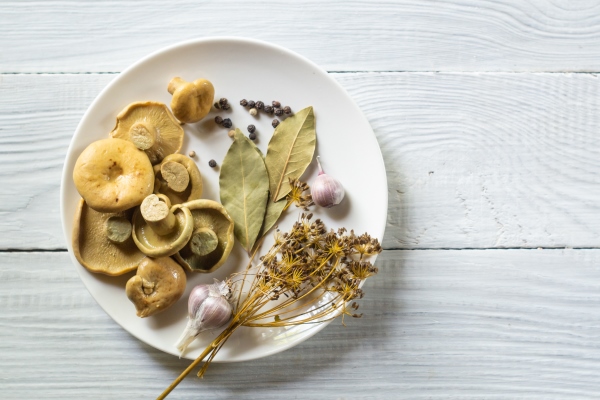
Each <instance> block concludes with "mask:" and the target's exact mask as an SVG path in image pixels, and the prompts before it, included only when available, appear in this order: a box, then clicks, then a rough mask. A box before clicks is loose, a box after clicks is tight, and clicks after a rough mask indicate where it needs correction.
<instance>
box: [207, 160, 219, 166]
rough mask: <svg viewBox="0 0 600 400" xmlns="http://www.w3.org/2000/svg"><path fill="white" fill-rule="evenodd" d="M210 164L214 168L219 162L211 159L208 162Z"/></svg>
mask: <svg viewBox="0 0 600 400" xmlns="http://www.w3.org/2000/svg"><path fill="white" fill-rule="evenodd" d="M208 166H209V167H211V168H214V167H216V166H217V162H216V161H215V160H210V161H209V162H208Z"/></svg>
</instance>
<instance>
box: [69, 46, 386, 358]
mask: <svg viewBox="0 0 600 400" xmlns="http://www.w3.org/2000/svg"><path fill="white" fill-rule="evenodd" d="M174 76H181V77H182V78H184V79H186V80H194V79H197V78H200V77H202V78H207V79H209V80H210V81H211V82H212V83H213V84H214V86H215V90H216V93H215V97H216V98H221V97H226V98H228V99H229V102H230V104H232V109H231V110H230V111H221V112H216V110H215V111H213V112H211V113H210V114H209V115H208V116H207V117H206V118H205V119H204V120H203V121H201V122H199V123H197V124H192V125H185V131H186V136H185V141H184V145H183V148H182V151H181V152H182V153H183V154H187V153H188V152H189V151H190V150H194V151H195V152H196V154H197V156H196V157H195V160H196V163H197V165H198V167H199V168H200V172H201V173H202V177H203V180H204V194H203V197H205V198H209V199H213V200H219V185H218V179H219V169H218V168H216V169H212V168H210V167H209V166H208V161H209V160H211V159H215V160H216V161H217V162H218V163H220V162H221V161H222V160H223V158H224V156H225V153H226V152H227V149H228V148H229V145H230V144H231V139H230V138H229V137H228V136H227V131H228V130H227V129H224V128H222V127H219V126H217V125H216V124H215V123H214V117H215V116H216V115H221V116H223V117H224V118H225V117H229V118H231V120H232V121H233V123H234V126H235V127H239V128H240V129H241V130H242V131H243V132H247V131H246V127H247V126H248V125H249V124H254V125H255V126H256V128H257V135H258V140H257V141H256V143H257V145H258V146H259V147H260V148H261V150H263V151H264V152H266V150H267V144H268V142H269V139H270V137H271V134H272V132H273V128H272V127H271V120H272V119H273V116H267V115H266V114H264V113H259V115H258V117H252V116H251V115H250V114H249V113H248V110H247V109H245V108H243V107H241V106H240V105H239V101H240V100H241V99H242V98H245V99H248V100H250V99H253V100H255V101H256V100H263V101H264V102H265V103H267V102H268V103H270V102H271V101H272V100H279V101H281V103H282V104H283V105H289V106H290V107H291V108H292V110H300V109H302V108H304V107H307V106H311V105H312V106H313V107H314V111H315V118H316V129H317V154H319V155H320V156H321V161H322V165H323V168H324V169H325V171H326V172H327V173H328V174H330V175H331V176H335V177H336V178H338V179H339V180H340V181H341V182H342V183H343V185H344V188H345V190H346V197H345V199H344V201H343V203H342V204H341V205H340V206H338V207H334V208H332V209H329V210H325V209H319V208H317V207H314V213H315V215H316V217H319V218H322V219H323V220H324V221H325V223H326V225H327V226H328V227H330V228H338V227H341V226H345V227H347V228H348V229H354V230H355V232H357V233H363V232H368V233H369V234H371V235H372V236H374V237H377V238H379V240H381V239H382V238H383V232H384V228H385V222H386V216H387V181H386V174H385V167H384V164H383V159H382V157H381V152H380V149H379V146H378V144H377V140H376V138H375V135H374V133H373V130H372V129H371V127H370V126H369V123H368V121H367V119H366V118H365V117H364V116H363V114H362V113H361V111H360V110H359V108H358V107H357V106H356V104H355V103H354V102H353V101H352V99H351V98H350V97H349V96H348V94H347V93H346V91H345V90H344V89H343V88H342V87H341V86H340V85H339V84H338V83H337V82H336V80H335V79H334V78H333V77H332V76H330V75H328V74H327V73H326V72H325V71H323V70H322V69H321V68H319V67H318V66H317V65H315V64H313V63H312V62H310V61H309V60H307V59H305V58H303V57H301V56H299V55H298V54H295V53H293V52H291V51H289V50H286V49H284V48H281V47H278V46H275V45H272V44H268V43H265V42H260V41H256V40H249V39H241V38H210V39H201V40H193V41H188V42H184V43H180V44H176V45H174V46H170V47H167V48H165V49H163V50H160V51H158V52H156V53H154V54H151V55H150V56H148V57H146V58H144V59H142V60H140V61H138V62H137V63H135V64H134V65H132V66H131V67H129V68H128V69H127V70H125V71H123V72H122V73H121V74H119V75H118V76H117V77H116V78H115V79H114V80H113V81H112V82H111V83H110V84H109V85H108V86H107V87H106V88H105V89H104V90H103V91H102V92H101V93H100V94H99V95H98V97H97V98H96V100H94V102H93V103H92V105H91V106H90V107H89V109H88V110H87V112H86V113H85V115H84V116H83V118H82V120H81V122H80V123H79V126H78V127H77V130H76V132H75V135H74V136H73V140H72V141H71V145H70V147H69V150H68V153H67V158H66V161H65V168H64V171H63V177H62V192H61V214H62V224H63V230H64V232H65V236H66V239H67V243H68V247H69V252H70V254H71V259H72V260H73V263H74V264H75V266H76V268H77V271H78V272H79V275H80V276H81V279H82V281H83V283H84V284H85V286H86V287H87V288H88V290H89V291H90V293H91V294H92V296H93V297H94V298H95V299H96V301H97V302H98V303H99V304H100V306H101V307H102V308H103V309H104V310H105V311H106V312H107V313H108V315H110V316H111V317H112V318H113V319H114V320H115V321H116V322H117V323H118V324H120V325H121V326H122V327H123V328H124V329H126V330H127V331H128V332H130V333H131V334H132V335H134V336H135V337H137V338H138V339H140V340H142V341H144V342H146V343H148V344H149V345H151V346H153V347H155V348H157V349H160V350H162V351H164V352H167V353H171V354H177V352H176V349H175V347H174V343H175V342H176V340H177V338H178V337H179V335H180V333H181V332H182V330H183V328H184V326H185V323H186V317H187V298H188V294H189V292H190V290H191V288H192V287H194V286H195V285H197V284H200V283H212V281H213V278H217V279H219V280H221V279H224V278H225V277H227V276H228V275H229V274H231V273H232V272H234V271H240V270H243V268H244V267H245V265H246V262H247V256H245V253H244V252H243V250H242V249H241V246H239V245H238V244H237V243H236V245H235V247H234V251H233V252H232V255H231V256H230V257H229V259H228V260H227V262H226V264H224V265H223V266H222V267H221V268H219V269H218V270H217V271H216V272H214V273H212V274H188V284H187V290H186V293H185V294H184V295H183V297H182V298H181V299H180V300H179V302H178V303H177V304H175V305H174V306H173V307H172V308H170V309H169V310H168V311H165V312H164V313H161V314H157V315H154V316H152V317H149V318H145V319H141V318H138V317H136V315H135V308H134V306H133V304H132V303H130V302H129V300H128V299H127V297H126V296H125V290H124V287H125V283H126V281H127V279H129V278H130V277H131V276H132V275H133V274H127V275H125V276H121V277H116V278H115V277H108V276H103V275H98V274H93V273H90V272H88V271H87V270H86V269H85V268H83V267H82V266H81V265H80V264H79V263H78V262H77V260H76V259H75V257H74V256H73V252H72V246H71V230H72V225H73V216H74V213H75V210H76V207H77V202H78V200H79V194H78V193H77V191H76V189H75V186H74V184H73V181H72V178H71V176H72V171H73V166H74V164H75V161H76V159H77V157H78V155H79V154H80V153H81V151H82V150H83V149H84V148H85V147H86V146H87V145H89V144H90V143H91V142H93V141H95V140H99V139H103V138H106V137H108V133H109V132H110V131H111V130H112V128H113V127H114V125H115V117H116V115H117V114H118V113H119V111H121V109H123V108H124V107H125V106H127V105H128V104H129V103H131V102H135V101H146V100H154V101H161V102H164V103H166V104H167V105H168V104H170V101H171V96H170V94H169V93H168V92H167V84H168V82H169V80H170V79H171V78H173V77H174ZM313 164H314V163H313ZM315 177H316V168H315V166H314V165H311V167H309V169H308V170H307V171H306V173H305V175H304V177H303V180H305V181H308V182H309V184H310V182H312V180H313V179H314V178H315ZM298 210H299V209H297V208H295V207H293V206H292V207H291V208H290V210H288V212H287V214H286V217H285V218H284V219H283V220H282V221H281V222H280V223H279V226H280V228H281V229H282V230H284V231H285V230H287V229H288V228H289V227H291V225H292V223H293V222H294V221H295V220H296V219H297V217H298V213H299V211H298ZM268 245H269V243H267V242H265V245H264V246H263V248H268V247H265V246H268ZM376 279H379V278H376ZM359 323H360V322H359ZM325 325H326V324H320V325H307V326H298V327H292V328H286V329H284V328H281V329H266V328H240V329H238V331H237V332H236V333H235V334H234V335H233V336H232V337H231V338H230V339H229V341H228V343H227V344H226V345H225V346H224V347H223V348H222V349H221V351H220V352H219V354H218V355H217V357H216V358H215V361H224V362H226V361H242V360H250V359H254V358H259V357H264V356H267V355H271V354H275V353H278V352H280V351H283V350H285V349H288V348H290V347H292V346H295V345H297V344H298V343H300V342H302V341H303V340H306V339H307V338H309V337H310V336H312V335H314V334H315V333H317V332H318V331H320V330H321V329H323V327H324V326H325ZM217 334H218V332H204V333H202V334H201V335H200V337H199V339H197V340H196V341H195V342H194V343H193V344H192V345H191V346H190V348H189V351H188V353H187V354H186V357H188V358H190V359H194V358H196V357H197V356H198V355H199V354H200V352H201V351H202V350H203V348H204V346H205V345H206V344H208V343H209V342H210V341H211V340H212V339H213V338H214V337H215V336H216V335H217Z"/></svg>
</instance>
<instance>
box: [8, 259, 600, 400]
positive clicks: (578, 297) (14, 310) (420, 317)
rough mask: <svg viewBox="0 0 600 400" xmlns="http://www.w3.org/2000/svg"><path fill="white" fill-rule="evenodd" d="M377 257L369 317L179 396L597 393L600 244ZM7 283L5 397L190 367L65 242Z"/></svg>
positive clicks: (224, 367) (56, 392)
mask: <svg viewBox="0 0 600 400" xmlns="http://www.w3.org/2000/svg"><path fill="white" fill-rule="evenodd" d="M377 264H378V266H379V268H380V273H379V275H378V276H376V277H374V278H372V279H370V280H368V281H367V283H366V285H365V291H366V295H365V298H364V299H363V300H362V303H361V307H360V310H359V311H361V312H363V313H364V316H363V318H362V319H358V320H355V319H352V320H349V321H347V327H345V328H344V327H343V326H341V324H339V323H338V322H334V323H333V324H331V325H330V326H328V327H327V328H326V329H325V330H323V331H322V332H320V333H319V334H317V335H316V336H314V337H313V338H311V339H309V340H308V341H306V342H304V343H302V344H300V345H299V346H297V347H295V348H293V349H290V350H288V351H286V352H283V353H280V354H278V355H275V356H271V357H268V358H264V359H260V360H255V361H249V362H244V363H234V364H213V365H212V366H211V367H210V368H209V370H208V373H207V375H206V377H205V378H204V379H203V380H199V379H196V378H194V377H191V378H188V379H186V380H185V381H184V382H183V383H182V384H181V386H180V387H179V388H178V389H176V392H174V396H173V398H217V399H220V398H244V399H281V398H302V399H334V398H360V399H372V398H377V399H388V398H389V399H441V398H444V399H447V398H461V399H481V398H484V397H485V398H490V399H501V398H502V399H506V398H519V399H548V398H552V399H575V398H577V399H593V398H596V397H597V394H598V391H599V390H600V381H598V379H597V366H598V365H599V363H600V343H599V342H598V340H597V336H598V331H599V330H600V315H599V314H598V309H599V307H600V267H599V265H600V250H461V251H449V250H425V251H385V252H384V253H383V254H382V255H381V256H380V258H379V260H378V263H377ZM0 281H1V282H2V290H1V291H0V307H1V308H2V310H3V312H2V313H1V314H0V339H1V340H0V353H1V354H2V357H0V382H2V398H3V399H17V398H29V397H31V395H32V394H33V393H38V394H42V395H43V397H44V398H47V399H80V398H119V399H129V398H154V397H155V396H157V395H158V394H159V393H160V392H161V391H162V390H163V389H164V387H166V385H168V384H169V383H170V381H171V380H172V379H174V378H175V377H176V376H177V375H178V374H179V372H180V371H182V370H183V369H184V368H185V366H187V365H188V364H187V363H188V362H187V361H185V360H179V359H177V358H175V357H173V356H170V355H166V354H163V353H161V352H159V351H157V350H154V349H153V348H150V347H149V346H147V345H145V344H143V343H141V342H139V341H138V340H137V339H135V338H133V337H132V336H130V335H129V334H128V333H126V332H125V331H124V330H122V329H121V328H120V327H119V326H118V325H117V324H116V323H114V322H113V321H112V320H111V319H110V318H109V317H108V316H107V315H106V314H104V312H103V311H102V310H101V309H100V307H99V306H98V305H97V304H96V303H95V301H94V300H93V299H92V298H91V296H90V295H89V294H88V292H87V291H86V290H85V288H84V286H83V284H82V283H81V281H80V280H79V277H78V276H77V274H76V272H75V269H74V268H73V267H72V266H71V264H70V260H69V258H68V255H67V254H66V253H2V254H0ZM132 318H135V316H132Z"/></svg>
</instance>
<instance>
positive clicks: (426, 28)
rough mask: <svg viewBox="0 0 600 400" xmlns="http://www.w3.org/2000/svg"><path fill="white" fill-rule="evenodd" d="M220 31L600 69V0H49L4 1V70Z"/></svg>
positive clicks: (333, 62) (115, 53) (407, 67)
mask: <svg viewBox="0 0 600 400" xmlns="http://www.w3.org/2000/svg"><path fill="white" fill-rule="evenodd" d="M218 35H227V36H230V35H235V36H245V37H251V38H257V39H262V40H267V41H270V42H273V43H276V44H280V45H283V46H286V47H288V48H290V49H292V50H294V51H296V52H298V53H300V54H303V55H304V56H306V57H308V58H310V59H312V60H313V61H315V62H316V63H318V64H320V65H321V66H322V67H324V68H326V69H328V70H330V71H365V70H376V71H382V70H383V71H600V3H598V2H597V1H595V0H578V1H569V0H530V1H521V0H503V1H496V0H398V1H378V2H376V3H373V2H369V1H345V0H344V1H342V0H337V1H328V2H322V1H317V0H304V1H302V2H273V1H262V2H246V1H241V0H236V1H231V0H229V1H217V0H213V1H204V2H200V3H199V2H196V1H192V0H177V1H168V2H167V1H157V0H152V1H131V0H129V1H119V2H115V1H94V2H81V1H57V0H52V1H44V2H38V1H2V2H0V49H2V51H1V52H0V72H33V73H39V72H106V71H110V72H118V71H121V70H123V69H124V68H125V67H127V66H128V65H130V64H131V63H133V62H135V61H136V60H138V59H139V58H141V57H143V56H145V55H147V54H149V53H151V52H154V51H156V50H158V49H160V48H162V47H164V46H167V45H171V44H173V43H176V42H179V41H183V40H188V39H193V38H199V37H208V36H218Z"/></svg>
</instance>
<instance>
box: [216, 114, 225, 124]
mask: <svg viewBox="0 0 600 400" xmlns="http://www.w3.org/2000/svg"><path fill="white" fill-rule="evenodd" d="M215 122H216V123H217V124H219V125H221V124H222V123H223V118H221V117H219V116H218V115H217V116H216V117H215Z"/></svg>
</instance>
